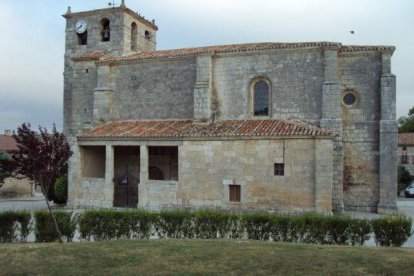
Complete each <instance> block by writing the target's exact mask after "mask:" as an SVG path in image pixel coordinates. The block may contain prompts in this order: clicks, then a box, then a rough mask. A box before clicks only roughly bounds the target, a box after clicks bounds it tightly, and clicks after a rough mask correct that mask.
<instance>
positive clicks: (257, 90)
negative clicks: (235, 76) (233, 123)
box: [251, 78, 270, 116]
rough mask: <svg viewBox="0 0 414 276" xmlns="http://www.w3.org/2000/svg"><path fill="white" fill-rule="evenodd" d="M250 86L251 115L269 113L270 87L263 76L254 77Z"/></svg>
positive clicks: (267, 114) (265, 114) (266, 114)
mask: <svg viewBox="0 0 414 276" xmlns="http://www.w3.org/2000/svg"><path fill="white" fill-rule="evenodd" d="M252 84H253V87H252V97H251V98H252V111H253V116H269V115H270V87H269V82H268V81H267V80H265V79H264V78H259V79H256V80H255V81H254V82H253V83H252Z"/></svg>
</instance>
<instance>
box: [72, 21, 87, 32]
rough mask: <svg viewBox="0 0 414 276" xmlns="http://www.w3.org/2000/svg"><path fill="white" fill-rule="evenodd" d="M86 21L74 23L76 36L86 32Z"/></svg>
mask: <svg viewBox="0 0 414 276" xmlns="http://www.w3.org/2000/svg"><path fill="white" fill-rule="evenodd" d="M86 27H87V24H86V21H85V20H79V21H78V22H76V25H75V30H76V32H77V33H78V34H83V33H84V32H86Z"/></svg>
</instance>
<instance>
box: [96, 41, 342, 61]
mask: <svg viewBox="0 0 414 276" xmlns="http://www.w3.org/2000/svg"><path fill="white" fill-rule="evenodd" d="M322 46H334V47H339V46H340V44H339V43H336V42H290V43H281V42H261V43H246V44H232V45H216V46H205V47H196V48H182V49H172V50H160V51H147V52H140V53H136V54H132V55H126V56H120V57H108V58H106V59H103V60H101V61H99V63H111V62H122V61H136V60H144V59H156V58H172V57H182V56H192V55H198V54H215V53H231V52H249V51H258V50H271V49H278V48H302V47H322Z"/></svg>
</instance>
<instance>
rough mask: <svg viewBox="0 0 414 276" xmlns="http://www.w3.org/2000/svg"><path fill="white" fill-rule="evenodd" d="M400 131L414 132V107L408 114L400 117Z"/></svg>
mask: <svg viewBox="0 0 414 276" xmlns="http://www.w3.org/2000/svg"><path fill="white" fill-rule="evenodd" d="M398 125H399V127H398V133H406V132H414V107H412V108H410V110H409V111H408V116H402V117H400V118H398Z"/></svg>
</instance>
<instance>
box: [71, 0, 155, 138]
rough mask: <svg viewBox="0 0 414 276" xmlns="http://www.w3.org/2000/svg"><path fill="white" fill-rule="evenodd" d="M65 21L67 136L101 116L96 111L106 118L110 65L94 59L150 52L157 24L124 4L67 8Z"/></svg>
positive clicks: (88, 125)
mask: <svg viewBox="0 0 414 276" xmlns="http://www.w3.org/2000/svg"><path fill="white" fill-rule="evenodd" d="M63 17H64V18H65V19H66V29H65V32H66V37H65V64H64V99H63V101H64V111H63V113H64V123H63V125H64V132H65V134H66V135H67V136H68V137H75V136H76V135H77V133H79V132H80V131H82V130H84V129H88V128H90V127H91V126H92V124H93V122H94V121H95V122H96V120H98V121H99V122H100V120H104V119H105V118H101V117H99V118H97V117H96V116H95V115H96V114H106V115H108V116H109V117H110V116H111V112H112V110H111V109H110V108H107V109H108V110H106V109H102V106H107V103H109V102H111V101H112V98H113V95H114V92H113V87H112V86H111V85H110V83H109V79H110V68H109V67H108V66H98V65H97V64H96V62H97V61H98V60H100V59H105V58H107V57H116V56H124V55H131V54H134V53H140V52H145V51H155V49H156V42H157V39H156V33H157V30H158V27H157V26H156V25H155V21H154V20H152V21H149V20H147V19H145V18H144V17H143V16H141V15H140V14H138V13H136V12H134V11H132V10H130V9H129V8H127V7H126V5H125V2H124V0H122V2H121V5H120V6H118V7H115V6H112V7H109V8H104V9H97V10H90V11H83V12H72V10H71V8H70V7H69V8H68V10H67V12H66V13H65V14H64V15H63Z"/></svg>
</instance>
